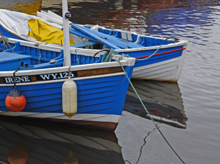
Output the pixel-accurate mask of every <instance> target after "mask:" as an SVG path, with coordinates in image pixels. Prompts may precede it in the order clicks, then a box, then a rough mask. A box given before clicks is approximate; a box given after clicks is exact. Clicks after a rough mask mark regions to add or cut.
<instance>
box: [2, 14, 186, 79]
mask: <svg viewBox="0 0 220 164" xmlns="http://www.w3.org/2000/svg"><path fill="white" fill-rule="evenodd" d="M8 14H9V15H10V14H12V15H13V16H14V15H16V16H18V15H19V18H20V17H22V19H24V20H26V21H28V20H29V19H38V20H42V21H44V22H46V23H48V24H50V25H51V26H54V27H57V28H61V29H62V18H61V17H60V16H58V15H56V14H55V13H53V12H51V11H48V12H43V11H42V12H38V13H37V15H38V17H36V16H30V15H27V14H23V13H17V12H11V11H8V10H0V16H2V17H7V15H8ZM7 18H8V17H7ZM11 22H13V23H12V24H13V27H15V28H13V27H12V26H10V25H8V24H10V23H11ZM18 27H20V28H18ZM21 27H22V28H21ZM25 27H28V25H27V24H25V23H24V22H23V23H21V21H20V20H17V19H6V18H5V19H4V20H3V19H1V21H0V30H1V32H2V34H3V35H4V36H7V37H12V38H17V39H18V38H20V39H23V40H28V41H31V42H35V43H39V42H38V41H37V40H33V38H32V37H30V36H28V35H27V33H28V32H29V31H28V28H26V30H24V29H25ZM70 27H71V28H70V33H71V35H72V36H73V40H74V38H75V40H74V41H75V42H76V43H77V44H75V45H72V46H71V47H70V49H71V50H72V51H75V50H76V49H77V51H85V53H86V52H87V51H88V49H89V50H91V49H92V51H93V52H95V51H98V50H100V49H106V48H107V49H110V48H112V49H115V50H116V51H118V52H119V55H122V54H126V55H128V56H130V57H135V58H136V59H137V60H136V63H135V66H134V72H133V75H132V78H136V79H149V80H159V81H171V82H177V80H178V79H179V76H180V74H181V70H182V67H183V63H184V58H185V53H186V48H187V44H188V42H187V41H185V40H179V39H176V38H159V37H152V36H146V35H142V34H138V33H136V32H130V31H123V30H119V29H107V28H105V27H102V26H98V25H95V26H92V25H77V24H74V23H71V22H70ZM23 30H24V31H23ZM79 38H80V39H81V40H80V39H79ZM79 40H80V41H79ZM41 44H43V43H41ZM53 45H54V44H53ZM54 46H60V45H57V44H56V45H54Z"/></svg>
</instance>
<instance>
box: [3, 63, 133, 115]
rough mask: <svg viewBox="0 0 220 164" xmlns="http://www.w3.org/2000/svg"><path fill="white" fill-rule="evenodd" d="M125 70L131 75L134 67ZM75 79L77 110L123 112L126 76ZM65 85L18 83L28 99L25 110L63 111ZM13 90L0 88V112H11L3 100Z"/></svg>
mask: <svg viewBox="0 0 220 164" xmlns="http://www.w3.org/2000/svg"><path fill="white" fill-rule="evenodd" d="M126 70H127V72H128V75H129V77H131V74H132V70H133V67H126ZM75 82H76V84H77V87H78V88H77V92H78V112H77V113H93V114H117V115H120V114H121V112H122V110H123V105H124V101H125V97H126V90H127V87H128V80H127V79H126V77H125V76H124V75H121V76H115V77H105V78H96V79H89V80H79V81H78V80H77V81H75ZM62 84H63V83H62V82H57V83H51V84H40V85H26V86H18V89H19V90H20V91H21V92H22V93H23V94H24V95H25V97H26V99H27V105H26V107H25V109H24V110H23V111H27V112H37V113H38V112H56V113H57V112H58V113H62V94H61V93H62V90H61V87H62ZM11 89H12V87H0V90H1V91H2V92H1V93H0V108H1V111H8V110H7V109H6V107H5V106H4V99H5V97H6V95H7V93H8V92H9V91H10V90H11Z"/></svg>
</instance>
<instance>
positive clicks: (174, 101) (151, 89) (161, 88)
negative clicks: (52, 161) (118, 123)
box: [124, 80, 188, 128]
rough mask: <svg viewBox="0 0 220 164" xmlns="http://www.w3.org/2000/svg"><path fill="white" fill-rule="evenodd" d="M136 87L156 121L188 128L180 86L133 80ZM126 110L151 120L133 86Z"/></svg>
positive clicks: (130, 89) (128, 95)
mask: <svg viewBox="0 0 220 164" xmlns="http://www.w3.org/2000/svg"><path fill="white" fill-rule="evenodd" d="M132 83H133V85H134V87H135V88H136V90H137V92H138V94H139V95H140V97H141V99H142V100H143V102H144V104H145V106H146V108H147V109H148V111H149V112H150V114H151V116H152V117H153V118H154V120H155V121H157V122H161V123H164V124H168V125H171V126H174V127H178V128H186V121H187V119H188V118H187V117H186V115H185V112H184V106H183V101H182V98H181V93H180V90H179V86H178V84H175V83H166V82H155V81H143V80H132ZM124 110H126V111H128V112H130V113H133V114H135V115H138V116H140V117H143V118H147V119H150V118H149V116H148V115H147V113H146V111H145V109H144V108H143V106H142V105H141V103H140V101H139V99H138V98H137V96H136V94H135V93H134V91H133V89H132V88H131V86H129V88H128V92H127V97H126V102H125V106H124Z"/></svg>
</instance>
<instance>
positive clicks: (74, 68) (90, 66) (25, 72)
mask: <svg viewBox="0 0 220 164" xmlns="http://www.w3.org/2000/svg"><path fill="white" fill-rule="evenodd" d="M118 56H119V55H118ZM119 57H121V56H119ZM123 59H124V60H120V62H121V64H122V65H123V66H128V65H129V66H132V65H134V63H135V58H126V57H125V58H123ZM111 67H120V64H119V62H117V61H115V62H105V63H92V64H83V65H74V66H71V67H70V71H82V70H90V69H100V68H111ZM68 71H69V67H68V66H66V67H55V68H44V69H35V70H22V71H18V72H16V76H28V75H39V74H49V73H50V74H51V73H57V72H68ZM13 73H14V71H0V76H1V77H13Z"/></svg>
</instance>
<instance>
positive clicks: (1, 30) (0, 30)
mask: <svg viewBox="0 0 220 164" xmlns="http://www.w3.org/2000/svg"><path fill="white" fill-rule="evenodd" d="M0 32H1V33H2V35H3V36H5V37H9V38H14V39H19V40H24V39H22V38H20V37H18V36H15V35H14V34H12V33H10V32H8V31H7V30H5V29H4V28H3V27H2V26H1V25H0Z"/></svg>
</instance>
